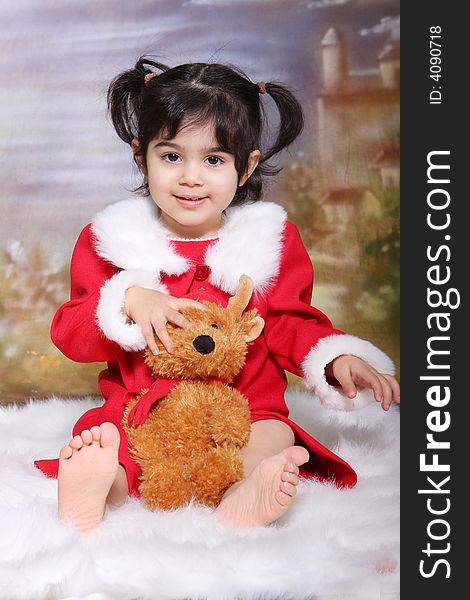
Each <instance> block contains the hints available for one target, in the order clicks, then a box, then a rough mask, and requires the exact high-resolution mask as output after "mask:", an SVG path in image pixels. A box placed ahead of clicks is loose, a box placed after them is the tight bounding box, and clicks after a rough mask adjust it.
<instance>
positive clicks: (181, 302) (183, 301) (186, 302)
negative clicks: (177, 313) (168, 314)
mask: <svg viewBox="0 0 470 600" xmlns="http://www.w3.org/2000/svg"><path fill="white" fill-rule="evenodd" d="M173 306H175V307H177V308H178V309H180V308H187V307H188V306H190V307H192V308H198V309H199V310H208V308H207V306H206V305H205V304H201V303H200V302H197V301H196V300H191V299H190V298H177V301H176V302H175V304H174V305H173Z"/></svg>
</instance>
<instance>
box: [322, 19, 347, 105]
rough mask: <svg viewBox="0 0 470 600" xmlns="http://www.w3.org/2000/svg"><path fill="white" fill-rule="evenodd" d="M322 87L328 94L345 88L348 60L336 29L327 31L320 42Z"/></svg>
mask: <svg viewBox="0 0 470 600" xmlns="http://www.w3.org/2000/svg"><path fill="white" fill-rule="evenodd" d="M321 56H322V67H323V87H324V90H325V91H326V92H328V93H330V94H332V93H337V92H341V91H343V90H345V89H346V88H347V83H348V82H347V80H348V60H347V57H346V51H345V47H344V43H343V41H342V39H341V37H340V35H339V33H338V31H337V30H336V29H334V28H333V27H331V28H330V29H328V31H327V33H326V35H325V37H324V38H323V40H322V42H321Z"/></svg>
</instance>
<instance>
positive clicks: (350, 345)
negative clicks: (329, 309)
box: [302, 334, 395, 410]
mask: <svg viewBox="0 0 470 600" xmlns="http://www.w3.org/2000/svg"><path fill="white" fill-rule="evenodd" d="M341 354H352V355H353V356H357V357H358V358H361V359H362V360H364V361H365V362H366V363H368V364H369V365H371V366H372V367H374V369H376V370H377V371H379V372H380V373H384V374H386V375H393V374H394V373H395V367H394V365H393V362H392V361H391V359H390V358H389V357H388V356H387V355H386V354H385V352H382V350H379V349H378V348H376V347H375V346H374V345H373V344H371V343H370V342H367V341H366V340H362V339H361V338H358V337H355V336H353V335H340V334H337V335H329V336H328V337H325V338H323V339H321V340H319V342H318V343H317V344H316V346H314V347H313V348H312V349H311V350H310V352H309V353H308V354H307V356H306V357H305V359H304V361H303V363H302V372H303V373H304V378H305V384H306V385H307V387H310V388H313V390H314V391H315V392H316V394H317V395H318V397H319V398H320V402H321V403H322V404H324V405H326V406H328V407H329V408H335V409H337V410H354V409H356V408H362V407H363V406H365V405H366V404H370V403H371V402H374V395H373V392H372V390H370V389H366V390H359V391H358V393H357V395H356V397H355V398H348V397H347V396H345V395H344V394H342V393H341V392H340V391H339V390H338V389H337V388H335V387H333V386H331V385H329V384H328V382H327V381H326V377H325V367H326V365H327V364H328V363H330V362H331V361H332V360H333V359H334V358H337V357H338V356H340V355H341Z"/></svg>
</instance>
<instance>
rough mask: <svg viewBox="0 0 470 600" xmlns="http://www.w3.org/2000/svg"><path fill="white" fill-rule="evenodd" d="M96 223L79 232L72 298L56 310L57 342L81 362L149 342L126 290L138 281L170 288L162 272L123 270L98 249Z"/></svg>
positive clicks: (54, 336) (156, 287) (54, 331)
mask: <svg viewBox="0 0 470 600" xmlns="http://www.w3.org/2000/svg"><path fill="white" fill-rule="evenodd" d="M95 242H96V239H95V237H94V234H93V231H92V228H91V225H87V226H86V227H85V229H84V230H83V231H82V233H81V234H80V236H79V238H78V240H77V243H76V245H75V249H74V251H73V255H72V262H71V266H70V278H71V293H70V300H69V302H66V303H65V304H64V305H63V306H61V307H60V308H59V310H58V311H57V313H56V315H55V317H54V319H53V321H52V326H51V337H52V341H53V342H54V344H55V345H56V346H57V347H58V348H59V350H61V352H63V354H65V356H68V357H69V358H71V359H72V360H75V361H77V362H102V361H108V360H110V359H112V358H115V357H116V356H117V355H118V354H119V353H121V352H122V351H123V350H124V351H127V352H136V351H139V350H143V349H144V348H145V347H146V345H147V344H146V341H145V338H144V336H143V335H142V331H141V329H140V327H139V326H138V325H137V324H135V323H133V322H132V321H130V320H129V318H128V317H127V315H126V314H125V313H124V303H125V294H126V290H127V289H128V288H129V287H131V286H133V285H138V286H141V287H146V288H149V289H153V290H157V291H161V292H164V293H168V290H167V289H166V287H165V286H164V285H162V284H161V283H160V281H159V274H155V273H151V272H150V271H143V270H138V269H129V270H121V269H118V268H117V267H115V266H113V265H112V264H111V263H110V262H108V261H106V260H105V259H103V258H101V257H100V256H99V255H98V254H97V252H96V249H95Z"/></svg>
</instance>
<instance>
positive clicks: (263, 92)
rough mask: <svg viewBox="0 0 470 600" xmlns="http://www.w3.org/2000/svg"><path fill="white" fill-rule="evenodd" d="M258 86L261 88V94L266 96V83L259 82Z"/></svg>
mask: <svg viewBox="0 0 470 600" xmlns="http://www.w3.org/2000/svg"><path fill="white" fill-rule="evenodd" d="M256 85H257V86H258V88H259V93H260V94H266V84H265V83H264V81H258V83H257V84H256Z"/></svg>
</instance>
